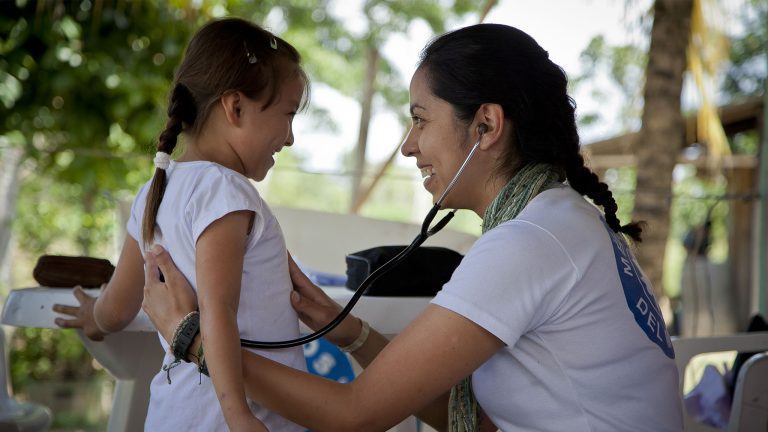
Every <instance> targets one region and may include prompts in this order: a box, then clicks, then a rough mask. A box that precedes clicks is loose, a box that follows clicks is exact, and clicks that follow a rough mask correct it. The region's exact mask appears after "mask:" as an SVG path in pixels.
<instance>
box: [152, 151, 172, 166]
mask: <svg viewBox="0 0 768 432" xmlns="http://www.w3.org/2000/svg"><path fill="white" fill-rule="evenodd" d="M170 165H171V155H169V154H168V153H166V152H157V153H155V166H156V167H157V168H160V169H161V170H166V169H168V167H169V166H170Z"/></svg>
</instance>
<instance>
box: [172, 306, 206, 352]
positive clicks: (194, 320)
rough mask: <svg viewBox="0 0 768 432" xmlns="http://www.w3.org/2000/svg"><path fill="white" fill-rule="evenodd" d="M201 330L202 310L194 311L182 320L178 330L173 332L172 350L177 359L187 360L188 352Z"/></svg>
mask: <svg viewBox="0 0 768 432" xmlns="http://www.w3.org/2000/svg"><path fill="white" fill-rule="evenodd" d="M199 330H200V312H198V311H192V312H190V313H188V314H187V316H185V317H184V319H182V320H181V322H180V323H179V325H178V327H176V331H175V332H174V334H173V341H172V342H171V352H173V356H174V357H176V360H184V361H185V362H187V363H189V360H187V353H188V352H189V346H190V345H192V341H193V340H195V336H197V333H198V331H199Z"/></svg>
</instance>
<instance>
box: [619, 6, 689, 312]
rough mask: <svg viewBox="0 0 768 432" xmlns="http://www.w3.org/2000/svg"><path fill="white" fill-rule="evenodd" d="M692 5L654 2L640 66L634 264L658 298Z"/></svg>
mask: <svg viewBox="0 0 768 432" xmlns="http://www.w3.org/2000/svg"><path fill="white" fill-rule="evenodd" d="M692 10H693V0H656V2H655V3H654V11H653V28H652V30H651V44H650V48H649V50H648V65H647V67H646V74H645V76H646V81H645V92H644V98H645V105H644V107H643V117H642V122H643V124H642V127H641V129H640V135H639V137H638V140H637V142H636V146H637V148H636V149H635V153H636V154H637V160H638V163H637V187H636V192H635V208H634V214H633V219H634V220H640V221H645V222H646V223H647V225H646V228H645V230H644V232H643V242H642V243H641V245H640V246H639V249H638V255H637V258H638V261H639V262H640V266H641V268H642V269H643V271H644V272H645V274H646V276H647V277H648V278H649V279H650V282H651V283H652V284H653V287H654V294H655V295H656V296H657V298H661V297H662V294H663V292H664V290H663V288H662V272H663V267H664V252H665V249H666V244H667V236H668V234H669V209H670V206H671V202H672V170H673V169H674V167H675V161H676V160H677V156H678V154H679V153H680V150H681V149H682V147H683V142H684V137H685V123H684V119H683V115H682V113H681V111H680V94H681V91H682V87H683V74H684V73H685V69H686V49H687V47H688V40H689V38H690V28H691V13H692Z"/></svg>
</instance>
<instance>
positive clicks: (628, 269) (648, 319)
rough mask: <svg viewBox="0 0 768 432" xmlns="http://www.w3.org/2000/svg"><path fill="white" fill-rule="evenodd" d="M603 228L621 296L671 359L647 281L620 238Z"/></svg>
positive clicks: (642, 325)
mask: <svg viewBox="0 0 768 432" xmlns="http://www.w3.org/2000/svg"><path fill="white" fill-rule="evenodd" d="M606 229H608V234H609V236H610V237H611V244H612V245H613V254H614V257H615V258H616V270H617V271H618V272H619V278H620V279H621V286H622V288H623V289H624V298H626V299H627V306H629V309H630V310H631V311H632V314H633V315H634V316H635V322H636V323H637V325H639V326H640V328H641V329H642V330H643V332H644V333H645V335H646V336H648V339H650V340H651V342H653V343H655V344H656V345H658V346H659V348H661V350H662V351H664V354H665V355H666V356H667V357H669V358H671V359H673V358H675V351H674V350H673V349H672V341H671V340H670V338H669V334H667V327H666V325H665V324H664V318H663V317H662V315H661V310H660V309H659V305H658V304H656V299H655V298H654V297H653V294H652V293H651V291H650V289H649V287H650V286H649V284H648V281H647V280H646V279H645V277H644V276H643V274H642V273H641V272H640V268H639V267H638V266H637V263H636V262H635V258H634V257H633V256H632V254H631V252H630V251H629V247H628V246H627V243H626V242H624V239H622V238H621V237H620V236H619V235H617V234H615V233H614V232H613V231H612V230H611V229H610V228H609V227H608V226H606Z"/></svg>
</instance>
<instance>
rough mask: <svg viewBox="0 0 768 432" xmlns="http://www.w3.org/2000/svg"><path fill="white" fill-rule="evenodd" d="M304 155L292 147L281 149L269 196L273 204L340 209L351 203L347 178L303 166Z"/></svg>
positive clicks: (267, 194) (274, 169)
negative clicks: (305, 168) (310, 170)
mask: <svg viewBox="0 0 768 432" xmlns="http://www.w3.org/2000/svg"><path fill="white" fill-rule="evenodd" d="M303 164H304V158H303V157H302V155H301V154H300V153H299V152H296V151H293V149H290V150H288V151H285V150H284V151H282V152H280V153H279V157H278V159H277V160H276V162H275V167H274V168H272V172H271V173H270V179H269V184H268V186H266V191H265V194H264V195H265V197H266V199H267V200H268V202H269V204H270V205H273V206H286V207H304V208H311V209H313V210H320V211H328V212H335V213H340V212H343V211H344V210H345V209H346V208H347V207H348V206H349V203H348V202H347V200H348V196H347V195H348V193H347V191H346V190H347V184H346V179H344V178H341V177H334V176H331V175H328V174H323V173H311V172H306V171H304V170H301V169H300V167H301V166H302V165H303Z"/></svg>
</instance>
